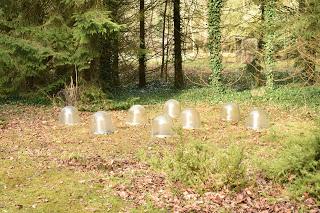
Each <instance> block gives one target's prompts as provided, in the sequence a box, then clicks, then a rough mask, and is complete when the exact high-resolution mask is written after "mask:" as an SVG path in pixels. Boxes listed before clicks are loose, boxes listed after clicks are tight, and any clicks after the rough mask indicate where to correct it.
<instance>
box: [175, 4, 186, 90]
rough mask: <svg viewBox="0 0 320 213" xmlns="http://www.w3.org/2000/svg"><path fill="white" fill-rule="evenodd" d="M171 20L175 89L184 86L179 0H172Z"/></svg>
mask: <svg viewBox="0 0 320 213" xmlns="http://www.w3.org/2000/svg"><path fill="white" fill-rule="evenodd" d="M173 22H174V33H173V36H174V86H175V87H176V88H177V89H182V88H183V87H184V74H183V70H182V55H181V15H180V0H173Z"/></svg>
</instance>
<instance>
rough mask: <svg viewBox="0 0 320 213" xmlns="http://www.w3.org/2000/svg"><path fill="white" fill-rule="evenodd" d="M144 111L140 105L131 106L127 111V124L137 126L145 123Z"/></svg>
mask: <svg viewBox="0 0 320 213" xmlns="http://www.w3.org/2000/svg"><path fill="white" fill-rule="evenodd" d="M146 120H147V119H146V110H145V109H144V107H143V106H141V105H133V106H132V107H131V108H130V109H129V111H128V119H127V124H128V125H131V126H138V125H142V124H144V123H146Z"/></svg>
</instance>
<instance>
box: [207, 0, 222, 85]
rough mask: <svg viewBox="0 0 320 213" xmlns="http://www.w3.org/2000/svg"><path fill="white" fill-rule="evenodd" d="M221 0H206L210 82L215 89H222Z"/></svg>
mask: <svg viewBox="0 0 320 213" xmlns="http://www.w3.org/2000/svg"><path fill="white" fill-rule="evenodd" d="M222 7H223V0H209V1H208V9H209V11H208V25H209V51H210V67H211V72H212V73H211V76H210V83H211V85H212V86H214V87H215V88H217V89H219V90H220V89H223V85H222V82H221V72H222V55H221V51H222V49H221V27H220V24H221V9H222Z"/></svg>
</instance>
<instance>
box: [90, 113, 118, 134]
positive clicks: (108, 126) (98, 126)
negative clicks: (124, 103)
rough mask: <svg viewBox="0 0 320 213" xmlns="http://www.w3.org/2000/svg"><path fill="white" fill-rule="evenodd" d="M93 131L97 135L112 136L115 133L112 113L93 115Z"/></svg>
mask: <svg viewBox="0 0 320 213" xmlns="http://www.w3.org/2000/svg"><path fill="white" fill-rule="evenodd" d="M91 130H92V133H93V134H95V135H105V134H111V133H113V132H114V131H115V127H114V125H113V123H112V119H111V113H107V112H104V111H99V112H96V113H94V114H93V115H92V120H91Z"/></svg>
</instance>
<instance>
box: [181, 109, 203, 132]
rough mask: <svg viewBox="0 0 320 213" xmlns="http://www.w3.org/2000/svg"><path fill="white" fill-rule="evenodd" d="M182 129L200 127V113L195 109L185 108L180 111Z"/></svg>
mask: <svg viewBox="0 0 320 213" xmlns="http://www.w3.org/2000/svg"><path fill="white" fill-rule="evenodd" d="M181 122H182V128H183V129H199V128H200V127H201V120H200V114H199V112H198V111H197V110H195V109H191V108H189V109H185V110H183V112H182V113H181Z"/></svg>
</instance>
